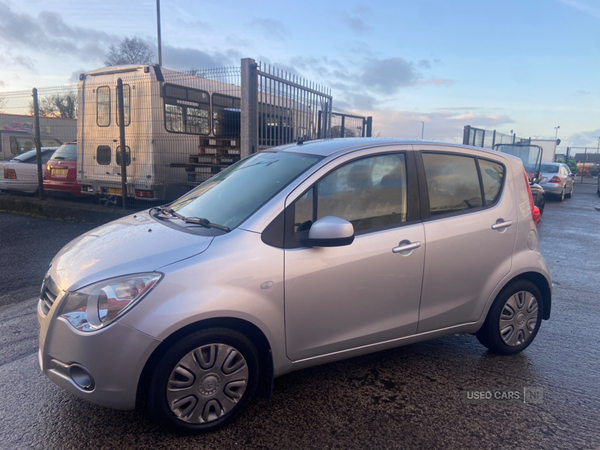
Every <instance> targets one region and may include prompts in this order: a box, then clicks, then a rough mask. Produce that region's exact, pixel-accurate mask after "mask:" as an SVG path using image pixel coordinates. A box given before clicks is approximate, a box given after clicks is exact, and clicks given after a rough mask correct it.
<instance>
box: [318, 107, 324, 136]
mask: <svg viewBox="0 0 600 450" xmlns="http://www.w3.org/2000/svg"><path fill="white" fill-rule="evenodd" d="M322 120H323V110H319V115H318V128H317V139H321V138H322V137H323V136H322V134H323V133H322V131H321V127H322V123H321V121H322Z"/></svg>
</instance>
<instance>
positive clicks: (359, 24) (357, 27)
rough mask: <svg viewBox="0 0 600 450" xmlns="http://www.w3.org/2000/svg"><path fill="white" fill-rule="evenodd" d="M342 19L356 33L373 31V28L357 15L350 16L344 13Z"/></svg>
mask: <svg viewBox="0 0 600 450" xmlns="http://www.w3.org/2000/svg"><path fill="white" fill-rule="evenodd" d="M341 19H342V20H343V21H344V23H345V24H346V25H348V27H349V28H350V29H351V30H352V31H354V32H355V33H366V32H367V31H371V29H372V28H371V26H369V25H367V24H366V23H365V21H364V20H362V19H361V18H360V17H357V16H355V15H352V16H351V15H350V14H348V13H347V12H346V11H342V13H341Z"/></svg>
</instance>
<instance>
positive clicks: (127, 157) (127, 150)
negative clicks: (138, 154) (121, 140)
mask: <svg viewBox="0 0 600 450" xmlns="http://www.w3.org/2000/svg"><path fill="white" fill-rule="evenodd" d="M121 158H122V156H121V146H120V145H119V146H118V147H117V166H119V167H121ZM129 164H131V149H130V148H129V146H128V145H126V146H125V165H126V166H128V165H129Z"/></svg>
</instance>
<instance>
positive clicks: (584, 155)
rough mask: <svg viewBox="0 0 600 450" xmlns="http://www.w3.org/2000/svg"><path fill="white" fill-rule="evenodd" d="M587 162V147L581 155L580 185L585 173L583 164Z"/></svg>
mask: <svg viewBox="0 0 600 450" xmlns="http://www.w3.org/2000/svg"><path fill="white" fill-rule="evenodd" d="M586 161H587V147H586V148H585V152H584V153H583V167H582V168H581V184H583V173H584V172H585V163H586Z"/></svg>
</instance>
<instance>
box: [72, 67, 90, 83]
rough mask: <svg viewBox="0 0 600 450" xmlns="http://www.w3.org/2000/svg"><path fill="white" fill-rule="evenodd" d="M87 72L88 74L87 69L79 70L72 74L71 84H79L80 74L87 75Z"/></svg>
mask: <svg viewBox="0 0 600 450" xmlns="http://www.w3.org/2000/svg"><path fill="white" fill-rule="evenodd" d="M85 72H87V70H85V69H78V70H76V71H74V72H71V76H70V77H69V83H78V82H79V74H80V73H85Z"/></svg>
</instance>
